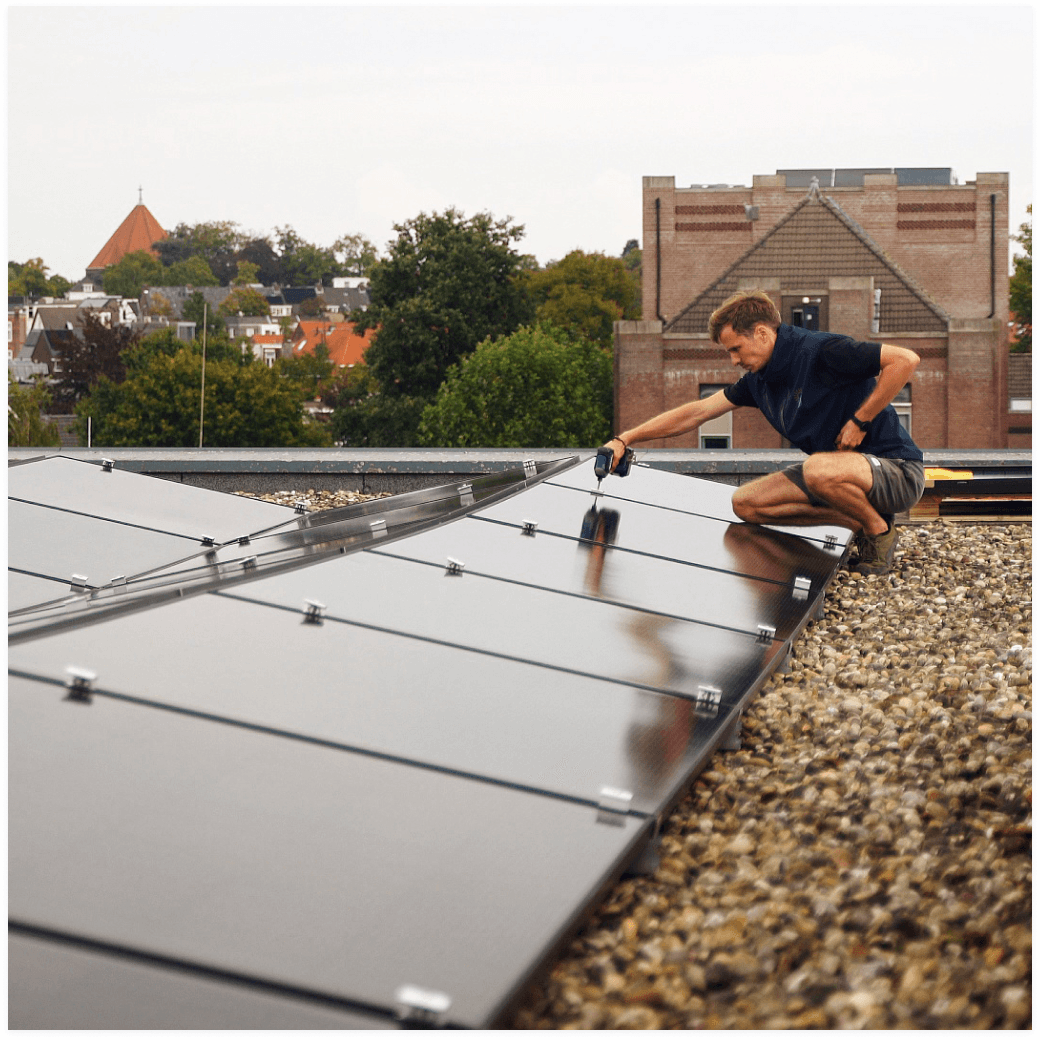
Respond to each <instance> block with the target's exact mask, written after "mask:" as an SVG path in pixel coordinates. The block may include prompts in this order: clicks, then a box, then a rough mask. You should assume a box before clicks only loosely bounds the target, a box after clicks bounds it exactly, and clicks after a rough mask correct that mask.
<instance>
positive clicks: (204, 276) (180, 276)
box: [163, 256, 220, 285]
mask: <svg viewBox="0 0 1040 1040" xmlns="http://www.w3.org/2000/svg"><path fill="white" fill-rule="evenodd" d="M165 279H166V280H165V281H164V282H163V284H164V285H220V280H219V279H218V278H217V276H216V275H215V274H214V273H213V272H212V271H211V270H210V266H209V264H208V263H206V261H205V260H204V259H203V258H202V257H201V256H189V257H188V259H187V260H178V261H177V263H175V264H171V265H170V266H169V267H168V268H167V269H166V274H165Z"/></svg>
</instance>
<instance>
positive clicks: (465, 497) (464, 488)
mask: <svg viewBox="0 0 1040 1040" xmlns="http://www.w3.org/2000/svg"><path fill="white" fill-rule="evenodd" d="M474 502H476V499H475V498H474V497H473V485H472V484H460V485H459V504H460V505H463V506H471V505H473V503H474Z"/></svg>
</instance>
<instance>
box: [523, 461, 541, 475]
mask: <svg viewBox="0 0 1040 1040" xmlns="http://www.w3.org/2000/svg"><path fill="white" fill-rule="evenodd" d="M537 473H538V467H537V466H536V465H535V462H534V459H524V476H525V477H527V478H528V479H530V478H531V477H533V476H536V475H537Z"/></svg>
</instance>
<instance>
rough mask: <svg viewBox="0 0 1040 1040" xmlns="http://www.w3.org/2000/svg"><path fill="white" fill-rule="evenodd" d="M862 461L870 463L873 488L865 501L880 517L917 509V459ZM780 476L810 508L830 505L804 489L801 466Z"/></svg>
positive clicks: (920, 482)
mask: <svg viewBox="0 0 1040 1040" xmlns="http://www.w3.org/2000/svg"><path fill="white" fill-rule="evenodd" d="M863 458H865V459H866V460H867V461H868V462H869V463H870V471H871V473H873V474H874V485H873V487H871V489H870V491H868V492H867V501H868V502H869V503H870V504H871V505H872V506H873V507H874V508H875V509H876V510H877V511H878V512H879V513H885V514H888V515H889V516H895V514H896V513H905V512H906V511H907V510H908V509H911V508H912V507H913V506H915V505H917V503H918V502H919V501H920V499H921V496H922V495H923V494H924V463H923V462H918V461H917V460H916V459H879V458H878V457H877V456H875V455H864V456H863ZM781 472H782V473H783V475H784V476H785V477H787V479H788V480H790V481H791V483H792V484H794V485H795V487H797V488H799V489H800V490H801V491H802V492H804V493H805V495H806V496H807V497H808V499H809V502H810V503H811V504H812V505H814V506H827V505H829V503H828V502H825V501H824V500H823V499H822V498H818V497H817V496H816V495H814V494H813V493H812V492H811V491H810V490H809V489H808V488H807V487H806V486H805V478H804V477H803V476H802V463H800V462H799V463H796V464H795V465H794V466H788V467H787V468H786V469H784V470H781Z"/></svg>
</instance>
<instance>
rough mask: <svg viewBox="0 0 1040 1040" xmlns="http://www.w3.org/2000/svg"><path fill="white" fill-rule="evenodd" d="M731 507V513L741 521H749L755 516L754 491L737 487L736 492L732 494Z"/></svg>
mask: <svg viewBox="0 0 1040 1040" xmlns="http://www.w3.org/2000/svg"><path fill="white" fill-rule="evenodd" d="M731 505H732V507H733V512H734V513H736V514H737V516H738V517H740V519H741V520H744V521H748V520H750V519H751V518H752V517H753V516H754V515H755V495H754V491H749V490H748V489H747V487H738V488H737V490H736V491H734V492H733V498H732V500H731Z"/></svg>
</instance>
